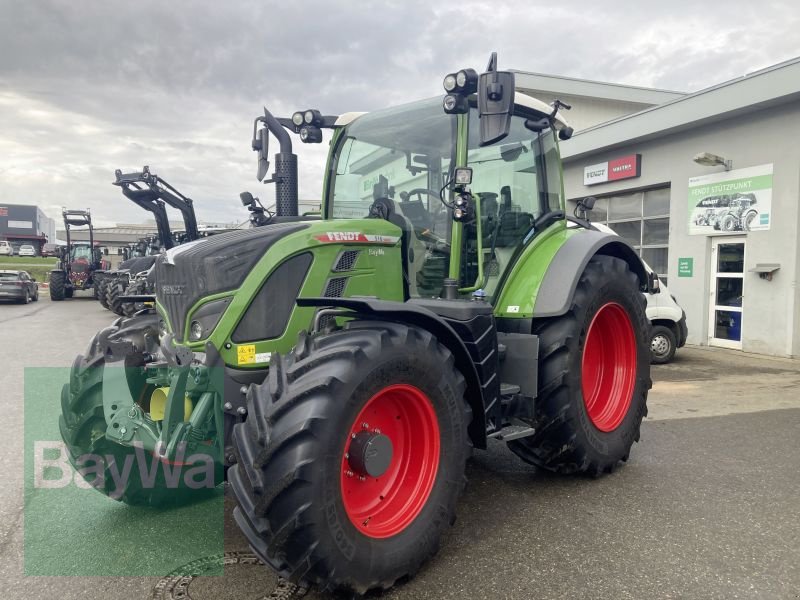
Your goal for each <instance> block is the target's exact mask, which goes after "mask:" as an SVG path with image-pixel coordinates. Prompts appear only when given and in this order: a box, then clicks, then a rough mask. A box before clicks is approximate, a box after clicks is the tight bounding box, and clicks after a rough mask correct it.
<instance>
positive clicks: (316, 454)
mask: <svg viewBox="0 0 800 600" xmlns="http://www.w3.org/2000/svg"><path fill="white" fill-rule="evenodd" d="M394 385H399V386H400V387H403V388H404V389H405V388H408V389H411V386H413V388H415V389H416V390H417V391H421V392H422V394H423V396H424V397H425V398H427V400H425V399H423V400H422V402H423V403H424V402H426V401H427V402H428V403H429V404H428V405H426V406H428V410H430V407H432V410H433V411H434V412H433V413H432V414H435V421H436V422H437V423H438V431H439V433H438V439H439V441H440V447H439V454H438V461H439V462H438V470H435V472H434V475H430V474H428V475H420V476H419V477H413V476H411V475H407V477H408V478H409V479H411V480H413V481H415V482H417V481H421V482H425V483H420V484H418V486H421V487H424V486H425V485H427V486H429V487H428V488H427V489H428V490H429V495H427V496H425V495H424V494H423V495H421V496H419V497H416V500H415V501H417V502H418V504H417V506H418V507H420V508H419V509H418V510H419V512H418V513H414V514H411V515H410V516H409V515H408V514H407V513H403V515H404V517H403V518H405V519H410V520H405V521H399V520H396V521H394V522H395V523H398V522H402V523H404V525H403V528H401V529H399V530H398V531H394V530H389V529H387V530H385V531H384V532H383V533H384V534H385V536H384V537H372V534H374V533H376V532H378V531H379V530H377V529H369V528H370V527H372V526H374V527H376V528H380V527H382V526H383V524H384V523H385V521H382V520H383V519H385V518H386V513H380V512H379V511H381V510H384V509H386V508H387V507H395V506H397V505H396V504H394V503H393V502H394V500H395V499H397V498H398V496H396V495H393V493H394V492H392V491H388V490H393V489H395V488H392V487H391V484H389V487H387V488H381V491H380V494H381V495H380V497H379V499H378V496H377V492H375V493H374V497H372V496H371V497H370V498H371V501H373V502H375V505H373V506H371V507H369V508H368V509H367V510H368V511H370V512H368V513H367V514H368V516H367V517H363V515H362V516H359V517H358V518H357V521H354V520H353V518H354V516H353V513H352V512H348V511H351V510H352V507H351V508H350V509H348V508H346V506H345V501H344V499H343V498H344V495H345V493H346V491H347V493H350V492H351V491H352V489H350V488H348V486H352V485H355V486H358V485H360V484H361V483H364V485H383V486H386V485H387V483H386V482H387V481H389V482H391V481H393V480H392V476H391V475H387V479H386V480H379V479H378V478H379V477H383V475H379V474H376V475H375V476H376V479H375V482H374V484H373V481H372V478H371V476H366V477H365V478H364V479H361V478H360V477H359V476H358V473H356V474H355V475H353V473H352V471H350V470H349V468H350V467H349V466H348V465H349V464H350V463H348V462H346V461H349V460H350V457H349V454H345V452H352V451H353V450H352V448H353V446H352V445H348V444H350V440H351V437H352V436H355V435H356V434H355V433H351V432H352V431H354V430H356V429H358V428H359V427H362V423H359V421H361V419H362V418H363V419H366V417H364V416H363V415H365V414H370V415H372V416H373V417H374V418H375V419H376V420H378V421H380V417H379V416H376V413H375V412H374V411H373V412H367V413H362V411H363V410H364V407H365V406H367V405H369V406H373V404H372V403H373V401H374V400H375V398H379V397H382V396H381V394H384V393H386V392H387V390H388V389H389V388H391V387H392V386H394ZM464 389H465V383H464V378H463V377H462V376H461V374H460V373H459V372H458V371H457V370H456V369H455V367H454V360H453V356H452V354H451V353H450V352H449V351H448V350H447V349H446V348H445V347H444V346H442V345H441V344H439V343H438V342H437V340H436V338H434V337H433V336H432V335H431V334H430V333H429V332H427V331H424V330H421V329H417V328H414V327H406V326H403V325H398V324H390V323H382V322H352V323H350V324H348V325H347V326H346V327H345V329H343V330H339V331H334V332H332V333H328V334H323V335H319V336H316V337H314V338H310V339H308V338H304V337H301V339H300V342H299V343H298V345H297V346H296V348H295V349H294V350H293V351H292V353H290V354H289V355H288V356H286V357H278V356H277V355H275V356H273V362H272V364H271V366H270V372H269V377H268V378H267V380H266V381H265V382H264V383H263V384H261V385H257V386H256V385H254V386H251V388H250V390H249V392H248V394H247V403H248V418H247V420H246V421H245V422H244V423H243V424H240V425H236V426H235V428H234V434H233V438H234V439H233V443H234V447H235V450H236V453H237V459H238V460H237V464H236V465H234V466H233V467H232V468H231V470H230V471H229V481H230V484H231V487H232V489H233V491H234V493H235V495H236V498H237V500H238V504H239V506H238V507H237V508H236V509H235V510H234V518H235V519H236V522H237V524H238V525H239V527H240V528H241V529H242V531H243V532H244V534H245V535H246V536H247V538H248V541H249V542H250V545H251V547H252V548H253V550H254V551H255V552H256V554H258V555H259V556H260V557H261V559H262V560H264V561H265V562H266V563H267V564H269V565H270V566H271V567H273V568H274V569H275V570H276V571H277V572H278V573H280V574H281V575H282V576H283V577H285V578H287V579H289V580H291V581H293V582H296V583H302V584H305V585H315V586H318V587H319V588H321V589H322V590H326V591H332V590H352V591H355V592H357V593H365V592H367V591H368V590H375V589H387V588H389V587H391V586H392V585H394V584H395V583H396V582H397V581H398V580H400V579H405V578H408V577H411V576H413V575H414V574H415V573H416V572H417V571H418V570H419V568H420V567H421V566H422V565H423V564H424V563H425V562H426V561H427V560H428V559H429V558H430V557H431V556H433V555H434V554H435V553H436V551H437V549H438V546H439V540H440V537H441V535H442V534H443V532H444V531H445V530H446V529H447V528H448V527H449V526H450V525H451V524H452V523H453V521H454V519H455V505H456V501H457V499H458V496H459V494H460V493H461V491H462V490H463V488H464V484H465V482H466V479H465V475H464V470H465V464H466V460H467V457H468V456H469V454H470V451H471V444H470V441H469V437H468V434H467V427H468V426H469V423H470V421H471V414H472V413H471V411H470V409H469V407H468V405H467V403H466V402H465V400H464ZM390 393H391V392H390ZM417 401H419V400H418V399H417V400H414V399H413V398H412V400H410V401H409V402H408V403H407V404H404V406H405V405H408V406H411V405H415V406H416V405H417V404H416V402H417ZM397 412H398V413H400V412H402V411H401V410H397ZM388 414H389V415H390V416H389V417H388V419H389V421H388V425H387V427H385V428H384V429H383V430H384V431H385V432H386V435H387V436H388V437H389V438H390V439H392V435H394V434H393V433H390V430H391V428H392V427H393V426H394V427H396V428H398V429H402V427H403V426H409V425H410V424H412V423H414V418H413V416H412V415H411V414H410V413H409V415H408V417H407V418H405V417H404V418H403V419H401V417H400V415H399V414H398V415H397V416H393V415H394V412H390V413H388ZM384 416H385V415H384ZM395 418H396V419H398V421H394V419H395ZM374 422H375V421H373V423H374ZM404 423H405V424H408V425H404ZM392 424H395V425H392ZM363 425H365V426H367V429H365V430H364V431H365V432H367V433H369V424H368V423H366V422H364V423H363ZM376 429H377V428H376ZM378 433H379V432H378ZM360 434H361V430H360V429H359V435H360ZM430 435H431V430H430V429H428V428H426V427H420V428H415V431H414V435H413V436H409V437H408V438H406V439H407V440H409V441H412V440H413V441H412V443H411V444H408V445H407V446H406V448H408V449H409V450H408V451H409V452H412V451H413V452H424V450H421V449H422V448H428V446H427V444H426V440H429V439H430ZM399 437H400V436H396V437H395V439H394V440H393V444H395V447H398V446H397V443H398V442H397V439H398V438H399ZM412 444H413V445H412ZM402 456H404V455H403V454H402V453H401V454H398V455H397V457H395V456H394V455H392V463H391V466H390V467H388V468H389V469H395V468H399V467H398V466H397V465H399V466H400V467H402V468H406V467H405V465H409V464H412V461H411V460H409V461H407V462H404V460H403V459H401V458H398V457H402ZM431 456H433V453H432V452H431V453H430V454H428V455H427V457H428V458H427V460H430V457H431ZM353 469H354V470H356V469H355V467H353ZM409 469H410V467H409ZM390 472H391V471H386V473H390ZM410 472H411V471H406V473H410ZM353 477H356V479H353ZM396 480H399V478H398V479H395V480H394V481H396ZM404 480H405V479H404ZM379 481H380V483H379ZM360 482H361V483H360ZM361 489H363V488H361ZM417 489H419V487H418V488H417ZM384 493H385V494H386V504H382V503H383V502H384V496H383V494H384ZM414 493H417V492H414ZM347 497H348V498H349V499H352V498H353V496H347ZM373 512H374V513H375V514H373ZM389 514H392V513H391V510H390V511H389ZM399 514H400V513H398V515H399ZM395 518H397V519H399V518H400V517H398V516H392V517H391V519H395ZM362 519H364V521H363V522H362ZM356 523H359V524H358V525H357V524H356ZM359 527H363V528H364V529H365V530H366V531H368V532H369V534H368V533H365V532H364V531H362V530H361V529H359Z"/></svg>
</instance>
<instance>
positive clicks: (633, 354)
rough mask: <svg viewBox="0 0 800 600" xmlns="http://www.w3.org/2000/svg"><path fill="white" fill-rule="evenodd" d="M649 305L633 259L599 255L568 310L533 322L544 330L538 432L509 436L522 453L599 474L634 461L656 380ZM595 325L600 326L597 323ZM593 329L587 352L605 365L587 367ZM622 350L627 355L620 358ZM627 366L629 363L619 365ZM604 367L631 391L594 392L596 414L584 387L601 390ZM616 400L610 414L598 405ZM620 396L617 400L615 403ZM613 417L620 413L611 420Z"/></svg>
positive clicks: (550, 465)
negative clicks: (632, 455)
mask: <svg viewBox="0 0 800 600" xmlns="http://www.w3.org/2000/svg"><path fill="white" fill-rule="evenodd" d="M645 306H646V301H645V298H644V295H643V294H642V293H641V291H640V289H639V281H638V278H637V277H636V275H634V273H632V272H631V270H630V269H629V268H628V265H627V264H626V263H625V262H624V261H622V260H620V259H618V258H613V257H610V256H595V257H594V258H592V259H591V260H590V261H589V264H588V265H587V266H586V269H585V270H584V272H583V274H582V275H581V278H580V281H579V282H578V285H577V289H576V290H575V295H574V297H573V301H572V306H571V307H570V310H569V312H567V313H566V314H565V315H563V316H561V317H553V318H548V319H536V320H534V323H533V333H534V334H536V335H538V336H539V397H538V398H537V399H536V404H535V406H536V414H535V419H534V423H533V425H534V428H535V429H536V433H535V434H534V435H532V436H529V437H526V438H522V439H519V440H514V441H511V442H509V443H508V447H509V448H510V449H511V450H512V451H513V452H514V453H515V454H517V455H518V456H519V457H520V458H522V459H523V460H525V461H526V462H528V463H531V464H533V465H536V466H537V467H540V468H543V469H546V470H549V471H554V472H557V473H564V474H571V473H587V474H589V475H591V476H593V477H597V476H600V475H602V474H603V473H609V472H611V471H613V470H614V469H615V468H616V467H617V466H618V465H619V464H620V461H623V462H624V461H627V460H628V456H629V453H630V449H631V446H632V445H633V442H634V441H637V442H638V441H639V428H640V426H641V423H642V418H643V417H644V416H646V415H647V404H646V403H647V391H648V390H649V389H650V387H651V385H652V382H651V380H650V337H649V332H650V323H649V321H648V320H647V316H646V314H645ZM600 314H602V316H600V317H599V318H598V320H597V321H595V317H596V316H598V315H600ZM626 317H627V320H628V325H626V326H625V327H618V328H616V329H614V330H613V331H609V330H608V329H606V330H605V334H603V330H602V329H599V327H601V326H603V325H609V324H610V325H613V324H614V323H615V322H616V323H617V325H619V324H620V320H622V321H623V322H624V320H625V318H626ZM615 319H616V321H615ZM595 323H597V326H598V329H594V327H592V326H593V324H595ZM590 335H591V341H592V343H591V344H590V351H589V353H588V355H589V356H590V359H602V360H601V361H600V364H601V365H603V366H604V367H605V368H604V369H598V370H596V371H595V370H593V369H587V370H586V372H585V373H584V369H583V365H584V356H585V355H586V354H587V352H586V350H587V344H586V342H587V338H589V336H590ZM620 340H624V341H620ZM623 349H624V350H623ZM620 353H623V354H620ZM622 355H624V356H626V357H627V360H616V359H618V358H619V357H620V356H622ZM590 359H587V362H588V361H589V360H590ZM597 364H598V363H597V361H595V360H591V362H589V365H590V366H591V365H597ZM620 364H622V365H624V366H625V368H623V369H619V366H620ZM598 373H604V374H605V377H607V379H604V380H602V381H603V382H605V383H606V384H607V385H608V384H611V385H612V386H618V387H617V389H618V390H625V393H623V392H620V393H619V395H615V394H614V393H610V394H608V395H599V396H596V395H594V393H591V392H590V394H588V396H589V397H590V398H593V399H597V402H598V403H597V404H593V405H592V406H593V413H592V414H590V409H589V408H587V405H586V404H587V401H586V400H584V389H583V387H584V384H586V385H587V386H591V387H590V390H591V389H595V390H597V389H599V388H597V387H596V386H597V385H598V379H597V378H596V375H597V374H598ZM606 389H607V388H606ZM609 399H610V401H609V404H608V405H606V406H605V408H608V409H609V410H610V409H612V408H614V407H616V411H612V412H611V413H610V415H606V416H607V417H608V418H605V419H604V414H598V412H596V411H597V410H599V409H602V408H604V406H603V405H602V404H600V403H602V402H605V401H607V400H609ZM614 400H617V402H616V403H614V404H613V405H612V402H613V401H614ZM590 401H591V400H590ZM626 403H627V407H626ZM613 415H616V418H614V419H611V416H613ZM603 429H608V430H603Z"/></svg>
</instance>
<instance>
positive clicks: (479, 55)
mask: <svg viewBox="0 0 800 600" xmlns="http://www.w3.org/2000/svg"><path fill="white" fill-rule="evenodd" d="M0 11H1V12H0V15H1V18H0V203H35V204H38V205H39V206H41V207H42V208H43V209H44V210H45V212H47V213H48V214H49V215H50V216H52V217H55V218H59V213H60V207H61V206H68V207H71V208H82V207H90V208H91V209H92V213H93V215H95V219H96V220H97V221H100V222H101V223H103V224H113V223H116V222H142V221H143V220H144V219H145V214H144V213H143V212H142V211H141V210H140V209H137V208H136V207H134V205H133V204H132V203H131V202H129V201H127V200H125V199H124V197H123V196H122V195H121V194H120V193H119V191H118V189H117V188H115V187H113V186H112V185H111V184H110V182H111V181H112V180H113V173H114V169H116V168H122V169H123V170H134V169H138V168H140V167H141V166H142V165H144V164H148V165H150V167H151V170H152V171H153V172H155V173H158V174H159V175H162V176H163V177H165V178H166V179H167V180H168V181H170V182H171V183H172V184H173V185H175V186H176V187H178V189H180V190H181V191H183V192H184V193H185V194H187V195H188V196H191V197H192V198H194V200H195V203H196V207H197V213H198V217H199V218H200V219H201V220H204V221H215V220H219V221H231V220H240V219H241V220H243V219H244V218H246V213H245V211H244V210H243V209H242V207H241V206H240V205H239V202H238V194H239V192H240V191H242V190H245V189H249V190H250V191H252V192H253V193H254V194H256V195H261V196H262V199H264V200H271V198H272V190H271V189H270V188H263V186H260V184H258V183H257V182H256V180H255V172H256V163H255V154H254V153H253V152H252V151H251V150H250V137H251V131H252V121H253V118H254V117H255V116H257V114H258V113H259V111H260V109H261V106H262V105H266V106H268V107H269V108H270V109H271V110H272V112H273V113H275V114H280V115H285V116H289V115H290V113H291V112H292V111H293V110H295V109H302V108H319V109H320V110H322V111H323V112H324V113H328V114H337V113H340V112H345V111H349V110H371V109H375V108H380V107H383V106H387V105H391V104H398V103H401V102H403V101H407V100H412V99H416V98H422V97H427V96H431V95H435V94H439V93H441V87H440V86H441V79H442V77H443V75H444V74H446V73H447V72H450V71H454V70H457V69H459V68H462V67H468V66H472V67H474V68H476V69H478V70H481V69H483V68H484V67H485V65H486V61H487V58H488V55H489V53H490V52H491V51H492V50H496V51H498V53H499V62H500V67H501V68H515V69H521V70H528V71H535V72H539V73H547V74H554V75H566V76H571V77H580V78H587V79H595V80H601V81H611V82H618V83H627V84H633V85H642V86H652V87H658V88H663V89H672V90H679V91H695V90H698V89H702V88H704V87H708V86H710V85H712V84H715V83H719V82H721V81H725V80H728V79H732V78H734V77H738V76H740V75H743V74H745V73H747V72H750V71H753V70H757V69H759V68H762V67H766V66H769V65H771V64H775V63H777V62H780V61H783V60H786V59H788V58H792V57H794V56H796V55H797V54H799V53H800V48H798V46H797V40H798V34H797V32H798V31H800V9H799V8H797V4H796V2H794V1H793V0H786V1H784V2H769V1H762V2H752V1H751V0H746V1H741V0H729V1H727V2H696V1H688V0H672V1H671V2H657V3H656V2H642V1H625V0H622V1H618V2H613V3H612V2H602V3H598V2H553V1H551V2H547V3H542V2H538V1H537V2H532V1H528V2H518V3H510V2H506V3H504V2H488V1H486V2H475V1H471V0H461V1H459V2H454V1H452V0H439V1H433V2H432V1H430V0H425V1H417V0H405V1H403V2H394V1H392V2H375V3H369V2H364V1H363V0H361V1H358V2H355V1H353V2H345V1H340V2H337V1H335V0H331V1H328V2H319V1H316V0H299V1H294V2H286V1H281V2H272V1H270V0H266V1H265V0H261V1H257V0H246V1H234V0H230V1H229V2H186V1H183V0H170V1H168V2H165V1H163V0H161V1H151V0H137V1H135V2H133V1H129V2H117V1H112V0H102V1H101V0H97V1H94V2H90V1H88V0H65V1H52V0H49V1H48V0H36V1H30V0H19V1H16V0H0ZM295 147H296V149H297V152H298V154H299V155H300V192H301V198H309V199H310V198H319V196H320V188H321V181H322V170H323V160H324V155H325V151H326V149H327V144H325V143H323V144H321V145H319V146H305V145H303V144H300V143H299V141H298V142H297V143H296V145H295Z"/></svg>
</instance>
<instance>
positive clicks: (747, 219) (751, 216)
mask: <svg viewBox="0 0 800 600" xmlns="http://www.w3.org/2000/svg"><path fill="white" fill-rule="evenodd" d="M756 215H757V213H756V211H754V210H751V211H750V212H749V213H747V214H746V215H745V216H744V230H745V231H750V228H751V227H752V226H753V221H755V220H756Z"/></svg>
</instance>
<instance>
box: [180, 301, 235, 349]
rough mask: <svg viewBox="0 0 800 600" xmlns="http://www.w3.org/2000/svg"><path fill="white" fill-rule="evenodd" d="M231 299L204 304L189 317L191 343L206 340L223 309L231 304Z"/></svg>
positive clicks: (220, 316)
mask: <svg viewBox="0 0 800 600" xmlns="http://www.w3.org/2000/svg"><path fill="white" fill-rule="evenodd" d="M231 300H232V298H231V297H230V296H229V297H227V298H220V299H219V300H212V301H211V302H206V303H205V304H203V305H202V306H200V308H198V309H197V310H196V311H194V313H193V314H191V315H190V318H191V321H190V323H189V339H190V340H191V341H193V342H198V341H200V340H204V339H206V338H207V337H208V336H209V335H211V332H212V331H214V328H215V327H216V326H217V323H219V320H220V319H221V318H222V315H223V314H224V313H225V309H226V308H228V305H229V304H230V303H231Z"/></svg>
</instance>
